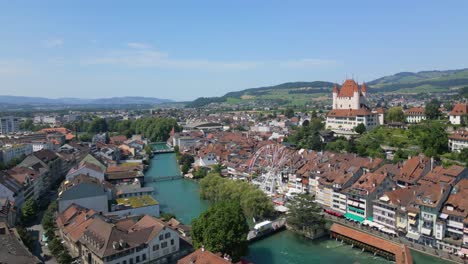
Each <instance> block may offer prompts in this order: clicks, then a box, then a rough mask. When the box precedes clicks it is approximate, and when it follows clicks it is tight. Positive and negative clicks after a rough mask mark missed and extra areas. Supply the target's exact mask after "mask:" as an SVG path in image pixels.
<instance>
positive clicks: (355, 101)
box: [353, 83, 361, 109]
mask: <svg viewBox="0 0 468 264" xmlns="http://www.w3.org/2000/svg"><path fill="white" fill-rule="evenodd" d="M355 84H356V83H355ZM360 97H361V95H360V94H359V86H358V85H357V84H356V85H354V86H353V105H354V106H353V109H359V108H361V105H360V101H361V100H360V99H361V98H360Z"/></svg>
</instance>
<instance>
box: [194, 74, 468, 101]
mask: <svg viewBox="0 0 468 264" xmlns="http://www.w3.org/2000/svg"><path fill="white" fill-rule="evenodd" d="M333 85H334V84H333V83H331V82H323V81H315V82H288V83H283V84H279V85H275V86H266V87H259V88H249V89H245V90H241V91H237V92H230V93H227V94H225V95H224V96H221V97H201V98H198V99H196V100H194V101H192V102H190V103H188V104H187V107H203V106H206V105H208V104H210V103H229V104H238V103H245V102H251V101H257V102H263V103H268V102H271V103H275V104H279V105H306V104H308V103H310V102H312V101H316V102H317V101H319V102H321V103H325V102H326V100H329V98H328V97H330V93H331V91H332V87H333ZM464 86H468V69H461V70H448V71H421V72H415V73H413V72H400V73H397V74H394V75H389V76H385V77H381V78H378V79H376V80H373V81H371V82H369V83H368V87H369V93H401V94H405V93H406V94H408V93H414V94H417V93H425V92H426V93H427V92H429V93H438V92H448V91H451V90H454V89H459V88H460V87H464ZM326 97H327V98H328V99H327V98H326Z"/></svg>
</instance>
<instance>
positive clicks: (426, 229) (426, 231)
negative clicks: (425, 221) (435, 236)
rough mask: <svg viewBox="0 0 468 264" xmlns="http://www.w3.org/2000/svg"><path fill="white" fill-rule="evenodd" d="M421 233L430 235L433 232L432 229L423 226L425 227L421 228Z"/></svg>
mask: <svg viewBox="0 0 468 264" xmlns="http://www.w3.org/2000/svg"><path fill="white" fill-rule="evenodd" d="M421 233H423V235H426V236H430V235H431V233H432V229H429V228H424V227H423V228H421Z"/></svg>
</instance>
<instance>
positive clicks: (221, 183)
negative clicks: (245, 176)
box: [200, 173, 274, 219]
mask: <svg viewBox="0 0 468 264" xmlns="http://www.w3.org/2000/svg"><path fill="white" fill-rule="evenodd" d="M200 196H201V197H202V198H203V199H207V200H210V201H213V202H222V201H237V202H239V203H240V205H241V207H242V210H243V212H244V215H245V216H246V217H248V218H249V219H251V218H255V219H265V218H268V217H270V216H271V215H272V214H273V212H274V209H273V203H272V202H271V200H270V199H269V198H268V196H267V195H266V194H265V193H264V192H262V191H260V190H259V189H257V188H256V187H255V186H253V185H251V184H249V183H247V182H241V181H233V180H229V179H225V178H222V177H221V176H220V175H219V174H218V173H209V174H208V175H207V176H206V177H204V178H203V179H202V180H200Z"/></svg>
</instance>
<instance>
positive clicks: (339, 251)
mask: <svg viewBox="0 0 468 264" xmlns="http://www.w3.org/2000/svg"><path fill="white" fill-rule="evenodd" d="M179 173H180V172H179V169H178V166H177V163H176V158H175V154H174V153H164V154H156V155H155V156H154V157H153V158H152V160H151V165H150V167H149V168H148V170H147V171H146V174H145V176H146V177H148V178H150V177H164V176H174V175H179ZM148 186H153V187H154V189H155V193H154V197H155V199H156V200H157V201H158V202H159V204H160V207H161V211H163V212H169V213H173V214H175V215H176V216H177V218H178V219H179V220H180V221H182V222H183V223H187V224H190V222H191V220H192V219H193V218H195V217H197V216H198V215H199V214H200V213H202V212H203V211H204V210H206V209H207V208H208V206H209V202H207V201H204V200H202V199H200V197H199V193H198V184H197V183H196V182H195V181H192V180H187V179H178V180H168V181H160V182H152V183H148ZM247 259H248V260H250V261H252V262H254V263H258V264H261V263H271V264H289V263H290V264H296V263H297V264H302V263H304V264H306V263H336V264H338V263H363V264H364V263H367V264H374V263H392V262H389V261H387V260H385V259H383V258H380V257H375V256H374V255H372V254H371V253H366V252H361V251H360V250H357V249H353V248H351V246H350V245H346V244H340V243H339V242H337V241H335V240H329V239H323V240H319V241H310V240H307V239H305V238H302V237H300V236H297V235H295V234H294V233H292V232H289V231H284V232H280V233H278V234H275V235H273V236H270V237H268V238H266V239H263V240H260V241H258V242H255V243H254V244H252V245H250V247H249V256H248V257H247ZM413 259H414V263H417V264H422V263H435V264H437V263H447V262H444V261H440V260H438V259H434V258H432V257H429V256H426V255H424V254H421V253H418V252H413Z"/></svg>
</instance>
